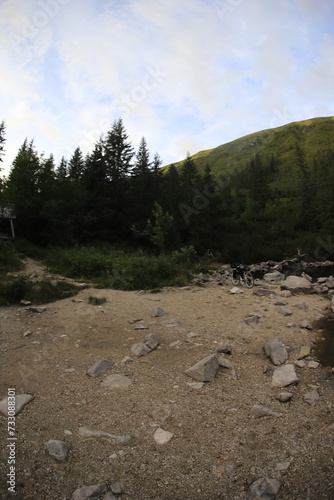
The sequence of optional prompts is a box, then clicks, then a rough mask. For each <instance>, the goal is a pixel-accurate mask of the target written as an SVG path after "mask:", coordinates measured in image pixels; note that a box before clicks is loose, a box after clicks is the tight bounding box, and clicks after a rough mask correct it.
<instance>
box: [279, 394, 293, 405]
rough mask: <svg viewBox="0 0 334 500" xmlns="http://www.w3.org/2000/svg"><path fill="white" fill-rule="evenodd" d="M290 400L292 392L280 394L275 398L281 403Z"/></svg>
mask: <svg viewBox="0 0 334 500" xmlns="http://www.w3.org/2000/svg"><path fill="white" fill-rule="evenodd" d="M292 398H293V394H292V392H281V393H280V394H279V395H278V397H277V399H278V401H280V402H281V403H288V402H289V401H291V399H292Z"/></svg>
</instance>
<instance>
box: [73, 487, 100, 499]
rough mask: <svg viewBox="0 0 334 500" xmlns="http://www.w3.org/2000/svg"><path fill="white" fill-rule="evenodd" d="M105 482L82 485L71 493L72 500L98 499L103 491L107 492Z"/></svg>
mask: <svg viewBox="0 0 334 500" xmlns="http://www.w3.org/2000/svg"><path fill="white" fill-rule="evenodd" d="M107 491H108V485H107V484H95V485H94V486H83V487H82V488H78V489H77V490H75V492H74V493H73V494H72V500H98V499H99V498H100V497H101V496H102V495H103V494H104V493H107Z"/></svg>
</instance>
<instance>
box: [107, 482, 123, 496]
mask: <svg viewBox="0 0 334 500" xmlns="http://www.w3.org/2000/svg"><path fill="white" fill-rule="evenodd" d="M110 489H111V491H112V492H113V493H115V495H121V494H122V491H123V490H122V486H121V484H120V483H119V482H118V481H115V482H114V483H111V485H110Z"/></svg>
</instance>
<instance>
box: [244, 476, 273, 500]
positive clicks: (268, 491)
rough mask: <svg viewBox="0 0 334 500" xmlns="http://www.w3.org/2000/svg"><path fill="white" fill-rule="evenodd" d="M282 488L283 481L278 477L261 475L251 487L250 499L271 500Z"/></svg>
mask: <svg viewBox="0 0 334 500" xmlns="http://www.w3.org/2000/svg"><path fill="white" fill-rule="evenodd" d="M280 488H281V482H280V481H279V480H278V479H270V478H267V477H261V478H260V479H257V480H256V481H255V482H254V483H253V484H252V486H251V487H250V490H249V493H248V497H247V498H248V500H262V499H263V500H269V499H272V498H274V497H275V496H276V495H277V493H278V492H279V490H280Z"/></svg>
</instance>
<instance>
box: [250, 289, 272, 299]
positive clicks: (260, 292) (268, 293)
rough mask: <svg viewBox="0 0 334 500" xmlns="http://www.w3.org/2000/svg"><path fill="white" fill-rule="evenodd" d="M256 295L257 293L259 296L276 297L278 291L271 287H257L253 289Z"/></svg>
mask: <svg viewBox="0 0 334 500" xmlns="http://www.w3.org/2000/svg"><path fill="white" fill-rule="evenodd" d="M253 294H254V295H257V296H258V297H275V295H276V293H275V292H274V290H270V289H269V288H256V289H255V290H254V291H253Z"/></svg>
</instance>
